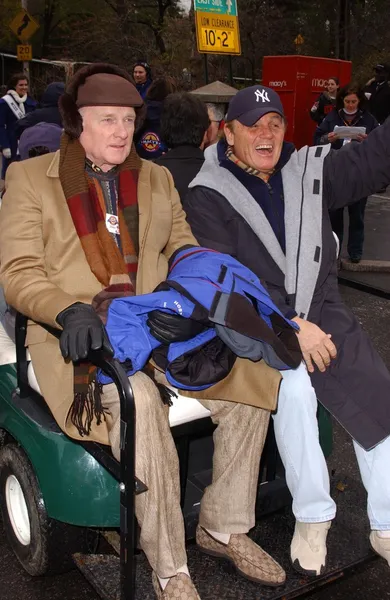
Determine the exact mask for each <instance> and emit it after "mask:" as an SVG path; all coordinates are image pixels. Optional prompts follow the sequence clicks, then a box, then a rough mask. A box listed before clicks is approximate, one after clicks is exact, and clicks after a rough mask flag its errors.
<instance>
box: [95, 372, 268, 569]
mask: <svg viewBox="0 0 390 600" xmlns="http://www.w3.org/2000/svg"><path fill="white" fill-rule="evenodd" d="M130 382H131V384H132V387H133V392H134V398H135V405H136V475H137V477H139V479H141V481H143V482H144V483H145V484H146V485H147V486H148V491H147V492H145V493H144V494H140V495H139V496H136V502H135V513H136V517H137V520H138V523H139V525H140V528H141V538H140V542H141V547H142V549H143V550H144V552H145V554H146V556H147V558H148V560H149V563H150V565H151V567H152V569H153V570H154V571H155V572H156V573H157V574H158V575H159V576H160V577H172V576H173V575H175V574H176V572H177V569H178V568H179V567H181V566H183V565H184V564H186V563H187V557H186V550H185V534H184V522H183V515H182V512H181V508H180V481H179V461H178V456H177V453H176V448H175V444H174V441H173V438H172V435H171V432H170V427H169V421H168V410H167V407H166V406H164V405H163V403H162V401H161V398H160V395H159V392H158V390H157V388H156V387H155V385H154V383H153V382H152V381H151V379H150V378H149V377H147V375H145V374H144V373H137V374H136V375H134V376H133V377H130ZM183 401H184V400H183ZM103 404H104V407H105V408H106V409H107V410H108V411H109V412H110V414H111V418H112V427H111V430H110V442H111V446H112V451H113V454H114V456H115V457H116V458H117V459H119V455H120V453H119V438H120V435H119V430H120V424H119V421H120V418H119V417H120V409H119V398H118V394H117V391H116V388H115V386H114V385H113V384H110V385H107V386H104V395H103ZM202 404H203V405H204V406H205V407H206V408H208V409H209V410H210V411H211V417H212V419H213V421H214V423H216V424H217V425H218V427H217V429H216V430H215V432H214V458H213V481H212V484H211V485H210V486H209V487H208V488H207V489H206V491H205V494H204V497H203V500H202V504H201V514H200V523H201V525H203V526H204V527H207V528H208V529H211V530H213V531H218V532H220V533H246V532H247V531H249V529H251V528H252V527H253V526H254V524H255V502H256V491H257V480H258V475H259V466H260V458H261V453H262V450H263V446H264V441H265V436H266V433H267V429H268V423H269V412H268V411H266V410H263V409H260V408H255V407H252V406H248V405H246V404H235V403H233V402H221V401H218V400H203V401H202ZM110 421H111V419H110Z"/></svg>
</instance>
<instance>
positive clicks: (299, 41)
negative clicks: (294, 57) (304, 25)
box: [294, 34, 305, 46]
mask: <svg viewBox="0 0 390 600" xmlns="http://www.w3.org/2000/svg"><path fill="white" fill-rule="evenodd" d="M304 43H305V38H304V37H303V36H302V35H301V34H299V35H297V37H296V38H295V40H294V44H295V45H296V46H301V45H302V44H304Z"/></svg>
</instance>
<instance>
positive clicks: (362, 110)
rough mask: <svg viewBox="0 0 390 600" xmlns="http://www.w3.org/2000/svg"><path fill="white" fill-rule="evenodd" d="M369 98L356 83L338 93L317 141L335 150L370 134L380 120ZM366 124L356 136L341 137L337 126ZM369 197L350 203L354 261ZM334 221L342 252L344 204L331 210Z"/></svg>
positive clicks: (358, 252) (350, 245)
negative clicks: (370, 110)
mask: <svg viewBox="0 0 390 600" xmlns="http://www.w3.org/2000/svg"><path fill="white" fill-rule="evenodd" d="M366 107H367V99H366V96H365V94H364V93H363V91H362V90H361V89H360V88H359V87H358V86H355V85H353V84H348V85H346V86H344V87H343V88H342V89H341V90H340V92H339V93H338V95H337V103H336V108H335V109H334V110H332V112H331V113H329V115H328V116H327V117H325V119H324V120H323V121H322V123H321V125H319V126H318V127H317V130H316V132H315V134H314V144H315V145H321V144H329V143H330V144H331V146H332V148H333V149H335V150H338V149H340V148H341V147H342V146H343V145H345V144H346V143H349V142H352V143H356V142H362V141H363V140H364V139H366V137H367V135H368V134H369V133H370V132H371V131H373V130H374V129H375V128H376V127H378V122H377V120H376V119H375V117H373V116H372V114H370V113H369V112H368V110H367V108H366ZM336 126H338V127H364V129H365V133H362V134H359V135H357V136H356V137H355V138H352V139H351V138H345V139H343V138H341V137H340V136H339V135H338V134H337V133H336V132H335V131H334V129H335V127H336ZM366 204H367V198H362V199H361V200H358V201H357V202H354V203H353V204H349V205H348V213H349V230H348V245H347V250H348V256H349V258H350V261H351V262H353V263H359V262H360V260H361V258H362V254H363V244H364V212H365V209H366ZM329 215H330V221H331V224H332V229H333V231H334V232H335V234H336V235H337V237H338V238H339V242H340V252H341V247H342V244H343V237H344V208H338V209H337V210H331V211H330V213H329Z"/></svg>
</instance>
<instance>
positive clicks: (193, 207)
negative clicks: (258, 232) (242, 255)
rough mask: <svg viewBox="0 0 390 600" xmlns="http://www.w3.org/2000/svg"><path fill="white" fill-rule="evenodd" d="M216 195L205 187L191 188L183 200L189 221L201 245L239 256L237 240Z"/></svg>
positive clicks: (235, 256)
mask: <svg viewBox="0 0 390 600" xmlns="http://www.w3.org/2000/svg"><path fill="white" fill-rule="evenodd" d="M216 195H217V192H214V190H209V189H208V188H205V187H195V188H191V189H190V190H189V191H188V193H187V194H186V197H185V199H184V202H183V208H184V211H185V213H186V215H187V221H188V223H189V225H190V227H191V230H192V233H193V235H194V236H195V238H196V239H197V241H198V243H199V244H200V245H201V246H204V247H205V248H211V249H212V250H217V251H218V252H223V253H224V254H230V256H233V257H234V258H237V240H234V239H232V236H231V233H230V231H229V227H228V224H227V223H226V220H225V218H224V215H223V212H222V211H221V210H218V208H219V206H218V203H216V202H214V201H213V199H214V196H216ZM218 196H220V194H218ZM221 198H222V197H221Z"/></svg>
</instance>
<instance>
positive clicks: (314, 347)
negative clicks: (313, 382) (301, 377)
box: [293, 317, 337, 373]
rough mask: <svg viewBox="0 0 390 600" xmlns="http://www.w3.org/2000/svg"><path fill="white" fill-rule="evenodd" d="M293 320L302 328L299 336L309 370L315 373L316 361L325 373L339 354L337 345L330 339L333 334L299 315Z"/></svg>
mask: <svg viewBox="0 0 390 600" xmlns="http://www.w3.org/2000/svg"><path fill="white" fill-rule="evenodd" d="M293 321H295V322H296V323H298V325H299V328H300V331H299V333H297V336H298V341H299V345H300V347H301V350H302V354H303V358H304V361H305V363H306V366H307V370H308V371H309V373H314V365H313V362H314V363H315V364H316V365H317V367H318V369H319V370H320V371H321V373H324V372H325V371H326V369H327V367H329V365H330V363H331V360H332V359H334V358H336V356H337V350H336V346H335V345H334V343H333V342H332V341H331V339H330V338H331V337H332V336H331V334H330V333H325V332H324V331H322V329H320V328H319V327H317V325H315V324H314V323H310V322H309V321H305V320H304V319H300V318H299V317H294V319H293Z"/></svg>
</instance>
